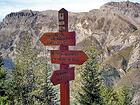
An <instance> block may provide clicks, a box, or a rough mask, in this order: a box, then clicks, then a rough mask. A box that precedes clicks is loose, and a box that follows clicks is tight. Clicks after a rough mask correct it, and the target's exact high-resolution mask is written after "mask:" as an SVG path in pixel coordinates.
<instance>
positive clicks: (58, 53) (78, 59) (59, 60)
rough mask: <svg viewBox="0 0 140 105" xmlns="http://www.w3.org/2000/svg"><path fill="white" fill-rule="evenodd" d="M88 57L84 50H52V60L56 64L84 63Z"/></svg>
mask: <svg viewBox="0 0 140 105" xmlns="http://www.w3.org/2000/svg"><path fill="white" fill-rule="evenodd" d="M87 59H88V57H87V55H86V54H85V53H84V52H83V51H77V50H64V51H62V50H51V62H52V63H56V64H79V65H80V64H83V63H84V62H85V61H86V60H87Z"/></svg>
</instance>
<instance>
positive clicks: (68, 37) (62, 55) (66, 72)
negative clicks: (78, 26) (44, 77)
mask: <svg viewBox="0 0 140 105" xmlns="http://www.w3.org/2000/svg"><path fill="white" fill-rule="evenodd" d="M58 22H59V32H50V33H49V32H47V33H44V34H43V35H42V36H41V38H40V41H41V42H42V43H43V44H44V45H45V46H54V45H60V50H51V62H52V63H56V64H60V70H56V71H54V72H53V74H52V76H51V78H50V79H51V82H52V83H53V84H54V85H57V84H60V104H61V105H70V93H69V81H71V80H74V77H75V75H74V67H71V68H70V67H69V64H79V65H81V64H83V63H84V62H85V61H86V60H87V59H88V57H87V55H86V54H85V53H84V52H83V51H77V50H69V47H68V46H75V44H76V39H75V32H68V11H67V10H65V9H64V8H62V9H61V10H59V11H58ZM50 104H51V103H50Z"/></svg>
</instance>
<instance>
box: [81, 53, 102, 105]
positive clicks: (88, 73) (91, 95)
mask: <svg viewBox="0 0 140 105" xmlns="http://www.w3.org/2000/svg"><path fill="white" fill-rule="evenodd" d="M96 56H97V55H96V53H95V51H94V50H91V51H90V53H89V60H88V61H87V62H86V63H85V66H84V68H83V72H82V75H81V78H82V87H81V88H82V92H80V93H79V103H80V104H81V105H102V97H101V94H100V87H101V80H100V76H99V69H98V63H97V59H96Z"/></svg>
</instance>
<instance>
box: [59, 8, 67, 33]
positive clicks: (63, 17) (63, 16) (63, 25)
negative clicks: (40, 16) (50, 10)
mask: <svg viewBox="0 0 140 105" xmlns="http://www.w3.org/2000/svg"><path fill="white" fill-rule="evenodd" d="M58 19H59V32H62V31H63V32H68V11H67V10H65V9H64V8H62V9H61V10H60V11H59V12H58Z"/></svg>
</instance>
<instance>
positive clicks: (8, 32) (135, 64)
mask: <svg viewBox="0 0 140 105" xmlns="http://www.w3.org/2000/svg"><path fill="white" fill-rule="evenodd" d="M57 15H58V14H57V11H53V10H47V11H42V12H39V11H32V10H23V11H19V12H12V13H10V14H8V15H7V16H6V17H5V18H4V19H3V21H2V22H1V23H0V49H1V50H0V51H1V52H2V55H3V57H7V56H10V57H12V58H14V56H15V53H16V52H15V47H16V45H17V44H20V43H19V42H20V40H22V36H23V35H24V34H26V33H27V32H28V34H30V35H31V36H32V43H33V47H35V48H37V49H39V50H40V51H41V52H40V56H43V54H44V52H45V51H46V50H45V47H43V49H44V50H42V48H41V47H42V44H41V43H40V42H39V40H38V39H39V38H40V36H41V35H42V34H43V33H44V32H56V31H58V22H57ZM69 31H75V32H76V34H77V36H76V38H77V47H74V48H76V49H84V48H87V47H89V46H91V45H93V46H94V47H95V48H96V49H97V50H98V51H99V52H100V53H101V59H102V64H103V65H104V66H106V65H111V66H113V67H115V68H116V69H117V70H118V72H119V73H120V75H121V78H122V79H120V80H119V81H118V82H117V83H116V84H124V83H125V82H126V81H129V80H128V79H126V78H127V76H129V77H131V79H132V82H134V83H135V82H136V81H139V80H140V76H139V75H134V74H136V73H137V74H139V72H140V71H139V67H140V4H139V3H133V2H129V1H127V2H109V3H107V4H105V5H103V6H101V8H100V9H94V10H91V11H89V12H81V13H71V12H70V13H69ZM129 71H131V73H130V72H129ZM128 84H129V85H132V83H128ZM133 85H136V86H140V83H139V82H136V83H135V84H133ZM136 96H137V95H136ZM136 98H137V97H136Z"/></svg>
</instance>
